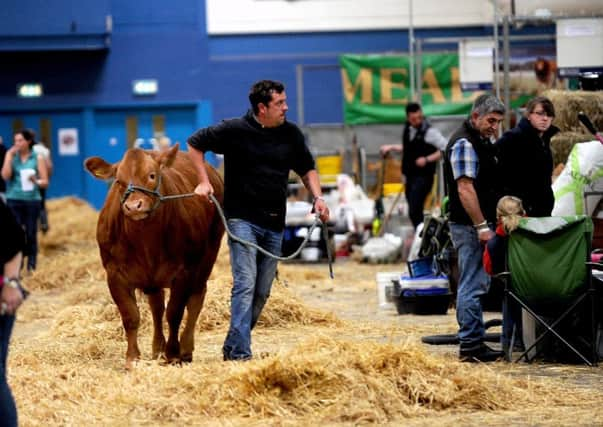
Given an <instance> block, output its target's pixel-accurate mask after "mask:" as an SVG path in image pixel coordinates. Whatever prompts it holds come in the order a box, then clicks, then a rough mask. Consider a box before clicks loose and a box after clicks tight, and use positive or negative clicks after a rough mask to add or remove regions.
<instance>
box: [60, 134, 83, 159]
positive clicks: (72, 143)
mask: <svg viewBox="0 0 603 427" xmlns="http://www.w3.org/2000/svg"><path fill="white" fill-rule="evenodd" d="M79 145H80V142H79V137H78V130H77V129H76V128H63V129H59V155H61V156H77V155H78V154H80V147H79Z"/></svg>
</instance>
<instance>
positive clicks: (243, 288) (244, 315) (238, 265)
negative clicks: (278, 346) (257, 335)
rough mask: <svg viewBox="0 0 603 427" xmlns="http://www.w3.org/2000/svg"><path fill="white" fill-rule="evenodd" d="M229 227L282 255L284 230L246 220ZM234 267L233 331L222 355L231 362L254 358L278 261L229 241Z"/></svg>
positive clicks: (231, 220)
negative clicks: (254, 331) (257, 326)
mask: <svg viewBox="0 0 603 427" xmlns="http://www.w3.org/2000/svg"><path fill="white" fill-rule="evenodd" d="M228 228H229V229H230V231H231V232H232V234H234V235H235V236H237V237H239V238H241V239H244V240H247V241H249V242H252V243H255V244H257V245H258V246H260V247H261V248H263V249H265V250H267V251H268V252H270V253H273V254H275V255H280V253H281V244H282V240H283V232H282V231H278V232H277V231H272V230H268V229H265V228H262V227H259V226H257V225H255V224H252V223H250V222H248V221H244V220H242V219H237V218H235V219H229V220H228ZM228 246H229V248H230V264H231V268H232V277H233V285H232V294H231V297H230V313H231V314H230V329H229V330H228V335H227V336H226V340H225V341H224V346H223V348H222V352H223V353H224V358H225V359H227V360H236V359H248V358H250V357H251V330H252V329H253V327H254V326H255V324H256V322H257V320H258V318H259V317H260V313H261V312H262V308H264V304H266V300H267V299H268V297H269V296H270V289H271V287H272V281H273V280H274V276H275V274H276V265H277V260H275V259H274V258H271V257H268V256H265V255H263V254H262V253H259V251H258V250H257V249H255V248H252V247H249V246H245V245H243V244H242V243H238V242H235V241H233V240H232V239H228Z"/></svg>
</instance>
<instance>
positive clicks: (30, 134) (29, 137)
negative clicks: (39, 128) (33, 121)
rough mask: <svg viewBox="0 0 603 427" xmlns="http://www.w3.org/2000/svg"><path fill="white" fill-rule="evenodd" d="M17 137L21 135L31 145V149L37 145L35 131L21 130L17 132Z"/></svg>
mask: <svg viewBox="0 0 603 427" xmlns="http://www.w3.org/2000/svg"><path fill="white" fill-rule="evenodd" d="M15 135H21V136H22V137H23V139H24V140H25V141H27V142H28V143H29V149H30V150H31V147H33V146H34V144H35V143H36V131H35V130H33V129H21V130H18V131H16V132H15Z"/></svg>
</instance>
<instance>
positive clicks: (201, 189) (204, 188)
mask: <svg viewBox="0 0 603 427" xmlns="http://www.w3.org/2000/svg"><path fill="white" fill-rule="evenodd" d="M195 194H197V195H199V196H201V197H204V198H206V199H209V195H210V194H214V187H213V186H212V185H211V183H210V182H209V181H207V182H201V183H199V185H197V186H196V187H195Z"/></svg>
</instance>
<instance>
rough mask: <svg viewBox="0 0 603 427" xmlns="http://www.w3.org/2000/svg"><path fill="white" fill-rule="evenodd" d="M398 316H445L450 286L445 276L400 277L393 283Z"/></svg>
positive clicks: (449, 296)
mask: <svg viewBox="0 0 603 427" xmlns="http://www.w3.org/2000/svg"><path fill="white" fill-rule="evenodd" d="M393 296H394V302H395V304H396V309H397V310H398V314H446V312H447V311H448V307H449V306H450V298H451V296H452V293H451V292H450V286H449V284H448V277H447V276H445V275H438V276H434V275H431V276H422V277H410V276H409V275H407V274H403V275H402V276H400V279H399V280H398V283H397V284H396V283H394V295H393Z"/></svg>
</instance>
